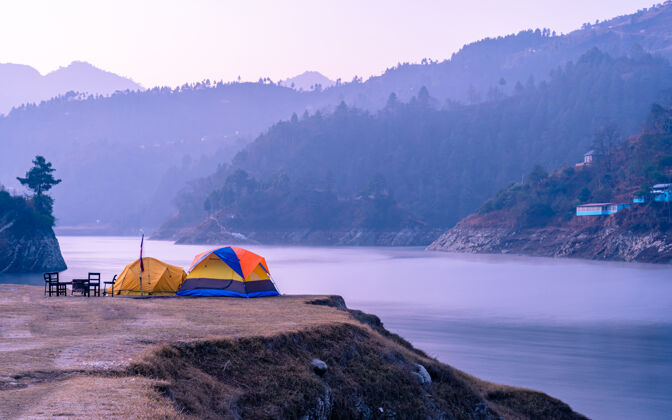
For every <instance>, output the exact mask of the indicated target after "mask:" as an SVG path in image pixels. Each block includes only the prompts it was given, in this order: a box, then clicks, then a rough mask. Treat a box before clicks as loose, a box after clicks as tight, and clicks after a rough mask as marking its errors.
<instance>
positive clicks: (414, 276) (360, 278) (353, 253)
mask: <svg viewBox="0 0 672 420" xmlns="http://www.w3.org/2000/svg"><path fill="white" fill-rule="evenodd" d="M59 241H60V244H61V247H62V251H63V255H64V257H65V260H66V262H67V263H68V266H69V269H68V271H67V272H66V273H64V274H63V278H66V279H69V278H72V277H81V276H83V275H84V276H85V275H86V273H87V272H88V271H100V272H101V273H102V275H103V277H104V279H105V280H109V279H111V277H112V275H113V274H116V273H119V272H121V270H122V269H123V267H124V265H126V264H127V263H129V262H130V261H132V260H134V259H136V258H138V253H139V245H140V241H139V239H137V238H122V237H74V236H61V237H59ZM208 248H210V247H209V246H196V245H174V244H173V243H171V242H166V241H151V240H147V241H145V254H144V255H145V256H153V257H156V258H159V259H161V260H164V261H166V262H168V263H171V264H175V265H179V266H185V267H186V266H188V265H189V264H190V263H191V260H192V258H193V256H194V255H196V254H197V253H199V252H201V251H203V250H205V249H208ZM249 248H251V249H252V250H253V251H255V252H257V253H259V254H261V255H263V256H265V257H266V260H267V261H268V264H269V268H270V270H271V273H272V274H273V277H274V280H275V282H276V284H277V286H278V288H279V290H280V292H281V293H287V294H339V295H341V296H343V297H344V298H345V300H346V302H347V304H348V306H349V307H351V308H356V309H362V310H364V311H366V312H370V313H375V314H376V315H378V316H379V317H380V318H381V319H382V320H383V322H384V323H385V326H386V327H387V328H388V329H389V330H391V331H393V332H396V333H398V334H400V335H401V336H403V337H404V338H406V339H407V340H409V341H410V342H412V343H413V344H414V345H415V346H416V347H418V348H420V349H422V350H424V351H425V352H427V353H428V354H429V355H431V356H433V357H436V358H437V359H438V360H440V361H442V362H445V363H448V364H450V365H452V366H455V367H457V368H459V369H462V370H464V371H466V372H468V373H470V374H473V375H475V376H478V377H480V378H482V379H485V380H489V381H494V382H500V383H505V384H509V385H515V386H521V387H526V388H532V389H536V390H540V391H543V392H546V393H548V394H550V395H552V396H554V397H556V398H559V399H561V400H563V401H565V402H567V403H569V404H570V405H571V406H572V408H573V409H575V410H576V411H578V412H581V413H583V414H585V415H587V416H589V417H591V418H596V419H632V418H647V419H656V418H660V419H662V418H669V417H670V413H672V397H671V396H670V390H672V267H670V266H655V265H647V264H625V263H609V262H592V261H580V260H566V259H549V258H530V257H519V256H504V255H462V254H446V253H437V252H427V251H424V250H422V249H420V248H319V247H275V246H251V247H249ZM19 278H20V279H21V281H26V282H37V284H41V279H36V280H35V278H29V277H19ZM16 279H17V277H16V276H7V275H5V276H3V277H2V278H1V279H0V282H8V281H13V282H15V281H16Z"/></svg>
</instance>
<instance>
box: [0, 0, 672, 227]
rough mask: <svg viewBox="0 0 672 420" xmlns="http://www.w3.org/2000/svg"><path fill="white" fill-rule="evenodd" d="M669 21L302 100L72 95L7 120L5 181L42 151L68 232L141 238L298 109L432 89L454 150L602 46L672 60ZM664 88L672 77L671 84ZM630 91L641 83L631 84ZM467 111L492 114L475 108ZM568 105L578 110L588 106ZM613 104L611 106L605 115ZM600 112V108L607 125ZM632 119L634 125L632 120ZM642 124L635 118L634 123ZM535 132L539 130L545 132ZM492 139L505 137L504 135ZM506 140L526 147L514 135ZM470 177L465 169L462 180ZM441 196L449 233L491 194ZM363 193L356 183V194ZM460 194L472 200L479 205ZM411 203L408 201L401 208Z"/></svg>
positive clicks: (531, 38)
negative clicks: (183, 194)
mask: <svg viewBox="0 0 672 420" xmlns="http://www.w3.org/2000/svg"><path fill="white" fill-rule="evenodd" d="M670 16H672V5H670V4H666V5H664V6H660V7H654V8H652V9H649V10H646V11H640V12H638V13H635V14H633V15H630V16H625V17H621V18H616V19H614V20H611V21H608V22H604V23H600V24H598V25H585V26H584V28H581V29H578V30H577V31H574V32H572V33H570V34H567V35H558V34H555V35H554V34H553V32H551V31H550V30H529V31H523V32H520V33H518V34H516V35H510V36H506V37H499V38H496V39H485V40H482V41H478V42H475V43H473V44H470V45H467V46H465V47H464V48H463V49H462V50H460V51H459V52H457V53H456V54H454V55H453V56H452V57H451V59H450V60H446V61H443V62H440V63H439V62H433V61H431V60H425V61H424V62H423V63H421V64H399V65H397V66H395V67H393V68H390V69H389V70H388V71H386V72H385V73H384V74H382V75H380V76H377V77H372V78H370V79H369V80H366V81H363V80H361V79H360V78H356V79H355V80H353V81H352V82H348V83H343V82H340V81H338V82H337V83H336V85H334V86H332V87H330V88H327V89H321V88H316V89H314V90H312V91H303V92H297V91H296V90H294V89H291V88H288V87H281V86H278V85H277V84H275V83H273V82H271V81H270V80H268V79H262V80H260V81H259V82H258V83H221V82H217V83H214V82H209V81H205V82H202V83H197V84H191V85H185V86H182V87H180V88H177V89H168V88H155V89H150V90H147V91H143V92H119V93H117V94H114V95H112V96H110V97H94V96H84V95H80V94H77V93H69V94H67V95H64V96H61V97H58V98H55V99H53V100H50V101H47V102H43V103H41V104H39V105H27V106H24V107H20V108H18V109H15V110H14V111H12V112H11V113H9V115H7V116H6V117H1V118H0V150H2V153H0V182H3V183H4V184H5V185H6V186H7V187H8V188H13V187H16V185H15V183H14V179H13V178H14V177H13V174H14V173H16V172H17V171H18V170H20V169H21V168H22V167H23V165H25V164H26V163H28V162H29V160H30V159H31V157H32V156H34V155H35V154H44V155H46V156H48V157H49V159H51V160H52V161H53V162H54V164H56V165H57V166H58V167H59V168H60V173H61V176H62V177H63V179H64V180H66V181H67V182H66V183H65V184H64V186H63V188H61V189H60V190H59V191H58V192H56V193H55V198H56V199H57V200H58V201H59V207H58V210H57V214H56V217H57V219H58V221H59V222H58V224H59V225H61V226H63V225H79V226H81V225H85V227H86V228H91V229H90V230H89V232H91V231H92V230H96V229H101V231H107V232H114V233H121V232H122V231H125V232H127V233H130V232H132V233H135V232H137V229H138V228H140V227H145V228H148V229H150V228H152V227H153V226H156V225H158V224H159V223H160V221H161V220H164V219H165V218H166V217H167V216H169V215H170V214H171V213H173V211H174V208H173V207H172V205H171V202H172V200H173V198H174V196H175V193H176V192H177V191H178V190H179V189H180V188H182V187H183V186H184V185H185V184H186V182H187V181H188V180H190V179H194V178H198V177H202V176H205V175H207V174H208V173H212V172H213V171H214V170H215V169H216V167H217V165H218V164H225V163H228V162H229V159H230V158H231V157H232V156H234V155H235V153H236V152H237V151H238V150H239V149H240V148H241V147H242V146H243V145H244V144H245V143H246V142H247V141H248V140H249V139H253V138H254V137H256V136H257V135H258V134H259V133H261V132H263V131H264V130H266V129H268V127H270V126H271V124H274V123H276V122H277V121H280V120H283V119H288V118H289V117H290V116H291V115H292V113H293V112H296V113H297V114H298V115H302V114H303V113H304V111H306V110H307V111H308V112H309V113H310V114H313V115H314V114H315V112H316V111H318V110H320V111H321V112H322V114H323V115H328V114H330V113H331V112H333V111H334V109H335V108H336V106H337V105H338V104H339V103H340V102H341V101H343V102H345V103H346V105H347V107H348V108H353V107H354V108H358V109H363V110H366V111H368V112H370V113H372V114H371V115H370V116H368V117H365V118H377V119H378V121H380V122H381V123H382V122H384V121H385V119H384V118H385V117H378V116H377V113H378V111H379V110H380V109H382V108H383V107H385V104H386V103H387V99H388V97H389V95H390V93H391V92H395V93H396V95H397V97H398V100H399V101H401V102H408V101H410V99H411V98H412V97H413V96H415V95H416V94H417V92H418V90H419V89H420V88H421V87H422V86H426V87H427V88H428V89H429V92H430V93H431V95H432V97H433V98H434V99H433V101H432V103H433V106H435V107H445V108H448V109H453V110H452V111H450V112H449V113H446V114H443V113H440V114H439V111H436V112H435V113H434V114H433V115H434V117H432V116H431V115H432V112H428V113H426V115H425V116H424V117H422V118H426V119H428V121H429V120H431V119H432V118H435V119H436V118H443V116H444V115H446V116H447V122H446V124H455V125H456V126H458V127H462V128H461V129H464V130H467V131H466V132H465V133H464V134H460V133H458V132H456V131H455V132H451V134H450V136H449V137H450V138H449V139H446V143H445V144H451V142H454V141H456V140H455V139H456V138H457V137H461V138H463V139H470V137H469V136H470V135H471V134H477V135H480V134H481V133H480V132H479V131H478V130H477V129H476V125H475V124H474V123H473V121H472V122H469V120H467V121H457V120H459V119H460V118H462V115H464V116H465V118H467V119H469V118H471V119H472V120H474V119H478V118H486V119H487V118H489V117H487V116H486V114H488V113H489V112H490V111H489V109H490V108H492V109H495V112H497V111H496V110H500V111H501V110H502V107H503V106H508V105H502V102H501V100H502V99H503V98H506V97H507V96H511V95H513V96H514V97H515V98H513V99H512V101H513V103H518V104H522V103H523V102H524V100H522V99H521V98H520V96H521V95H520V93H521V92H523V91H526V89H527V88H528V87H531V86H533V85H534V86H537V87H541V86H543V85H542V84H541V82H542V81H547V80H548V77H549V74H550V72H551V70H553V69H556V68H557V67H558V66H564V65H565V63H566V62H567V61H568V60H574V61H576V60H577V59H578V57H579V56H580V55H581V54H583V53H585V52H586V51H587V50H589V49H590V48H592V47H595V46H598V47H600V48H601V50H602V51H605V52H607V53H610V54H611V55H612V56H613V57H619V56H622V55H623V54H626V53H627V55H629V56H631V57H633V58H635V57H637V56H640V55H641V56H645V52H646V51H650V52H654V53H659V54H661V55H662V56H667V57H670V51H671V45H672V36H671V35H670V31H671V29H670V28H672V24H671V18H670ZM650 60H651V61H656V60H655V59H650ZM644 65H646V64H644ZM531 76H532V77H531ZM563 77H564V76H563ZM618 77H624V78H627V77H629V76H628V75H627V74H621V75H620V76H618ZM634 78H635V79H638V78H639V76H638V75H635V76H634ZM664 81H665V78H663V80H661V83H663V82H664ZM650 82H651V83H650V84H654V83H653V81H650ZM552 83H553V82H551V84H552ZM605 83H606V82H605ZM614 83H616V81H614ZM623 83H626V84H630V85H633V83H631V82H630V81H627V80H624V81H623ZM635 84H636V83H635ZM647 87H650V86H649V85H647ZM584 89H587V90H589V91H590V90H593V89H595V87H594V86H592V85H590V84H586V85H585V86H584ZM647 92H648V91H646V89H645V92H644V94H641V95H640V94H638V93H636V95H635V96H636V97H637V98H639V97H641V96H645V94H646V93H647ZM593 97H594V98H598V97H597V96H593ZM549 98H550V95H549ZM627 100H628V99H627V98H616V102H618V103H622V104H625V103H626V101H627ZM540 101H541V99H540ZM635 101H636V100H635ZM459 104H482V106H481V107H478V108H469V107H464V106H462V105H459ZM504 104H506V102H504ZM566 105H567V107H568V108H569V109H577V107H582V106H585V105H583V104H580V105H577V104H574V103H567V104H566ZM514 106H515V105H514ZM521 106H524V105H521ZM546 107H547V106H546V105H540V106H539V108H540V109H539V110H537V111H535V113H536V114H537V116H536V117H535V118H536V119H537V120H538V121H540V119H541V118H545V117H546V115H544V111H543V109H545V108H546ZM609 107H611V105H607V106H606V108H605V109H610V108H609ZM624 107H625V108H627V105H624ZM625 108H624V109H623V111H625V110H626V109H625ZM456 109H457V110H456ZM596 109H597V107H596ZM556 110H557V111H559V112H560V114H561V115H550V114H549V115H548V117H549V118H550V120H551V122H550V123H549V124H550V126H552V127H553V128H555V129H560V130H563V129H564V128H563V127H562V124H560V125H558V124H556V125H553V122H552V121H553V120H561V119H563V118H564V112H565V110H564V109H559V108H558V109H556ZM613 111H614V110H613V109H610V111H609V114H608V115H609V118H615V119H619V120H620V119H621V117H620V115H615V114H614V112H613ZM600 112H602V111H601V110H598V112H597V115H598V117H596V118H598V119H599V118H601V117H600ZM411 114H412V113H409V115H411ZM416 114H417V112H416ZM479 116H480V117H479ZM404 118H406V117H404ZM408 118H410V117H408ZM584 118H587V117H586V116H584ZM628 118H630V117H627V118H626V121H625V122H626V126H625V127H624V129H627V128H628V127H627V124H632V122H630V123H628V121H627V120H628ZM635 119H636V116H633V117H632V120H633V121H634V120H635ZM453 121H455V122H454V123H453ZM563 121H564V120H563ZM353 123H354V122H353ZM432 124H435V125H436V124H438V123H436V122H435V123H432ZM539 124H542V125H543V124H546V123H541V122H539V123H537V125H539ZM595 124H596V123H595ZM595 124H591V125H590V126H589V127H588V128H587V130H588V129H592V127H593V126H594V125H595ZM468 127H472V128H473V130H472V131H473V132H471V133H470V132H469V130H468ZM434 129H435V128H432V130H434ZM413 130H415V128H412V127H403V128H402V132H406V133H409V134H413ZM570 131H571V130H570ZM532 132H534V135H537V134H540V132H539V131H538V130H537V131H534V130H532ZM510 133H511V131H509V133H508V134H507V135H508V136H510ZM360 134H361V133H360ZM420 134H422V135H424V134H423V133H417V132H416V133H415V134H414V135H420ZM516 134H518V133H517V132H516ZM541 134H543V133H541ZM521 135H522V137H525V136H527V135H528V134H526V133H522V134H521ZM492 136H499V137H501V138H502V139H503V138H505V137H504V134H502V135H499V134H492ZM404 141H406V142H407V140H404ZM469 141H471V140H469ZM476 141H483V140H480V139H477V140H476ZM506 141H507V142H508V141H519V140H511V139H510V138H509V137H506ZM579 141H583V140H582V137H580V138H574V139H571V140H569V142H570V143H572V142H579ZM504 143H505V142H503V141H498V142H497V144H504ZM429 144H431V142H430V143H428V145H429ZM543 144H548V143H547V142H546V143H543ZM451 147H452V146H451ZM568 147H569V146H568ZM458 149H459V148H458ZM393 150H394V148H393ZM507 150H508V149H507ZM572 150H573V149H572ZM398 153H400V152H399V151H398ZM411 153H412V154H413V153H414V152H412V151H411ZM443 153H445V151H444V152H443ZM565 155H566V153H565ZM558 156H564V155H563V154H562V153H560V154H558ZM473 158H474V159H478V158H477V157H473ZM516 159H517V158H516ZM374 166H375V165H374ZM458 166H459V165H458ZM510 166H511V168H510V170H508V172H506V173H505V174H504V175H505V176H506V177H509V176H516V175H515V174H514V173H515V172H516V171H518V170H519V169H520V168H519V165H517V164H511V165H510ZM470 175H471V173H470V172H469V171H465V172H464V173H462V174H460V177H467V178H468V177H470ZM500 175H502V174H500ZM504 175H502V176H504ZM389 178H390V179H392V178H393V177H389ZM434 182H436V181H435V180H431V179H430V180H428V181H427V182H424V183H423V185H424V186H423V187H422V188H421V190H423V191H425V192H423V193H422V197H421V198H423V199H425V198H426V199H427V200H428V202H429V203H432V204H436V203H437V202H440V201H441V200H443V199H442V198H440V197H439V196H443V195H444V194H438V193H437V192H436V188H435V186H434V185H431V184H432V183H434ZM468 183H469V182H467V184H468ZM461 184H463V183H462V182H461ZM441 188H444V189H455V188H456V189H455V190H451V196H453V197H457V198H456V200H457V208H459V210H455V211H453V210H451V211H449V212H448V213H446V210H445V208H444V207H440V208H437V210H436V211H435V213H441V215H438V214H428V215H427V216H428V217H429V218H430V219H431V220H434V221H436V220H437V219H441V221H440V223H441V224H442V225H443V224H444V223H446V222H444V221H443V220H445V221H453V220H456V218H457V217H458V215H462V214H466V212H467V211H469V210H470V209H472V208H473V207H474V206H477V205H478V204H479V203H478V201H479V200H480V199H481V198H482V197H484V196H487V194H488V193H489V192H491V191H485V192H483V191H480V190H477V191H475V192H473V193H472V192H471V191H470V190H468V189H467V187H461V186H458V187H455V186H449V187H441ZM353 189H354V187H352V186H349V187H347V188H346V191H350V192H351V191H352V190H353ZM403 189H404V187H401V190H403ZM400 192H401V191H400ZM437 194H438V195H437ZM462 195H467V196H471V195H473V198H472V197H466V196H465V197H462ZM416 198H418V197H416ZM402 199H403V197H401V196H400V197H399V200H402ZM119 203H123V205H120V204H119ZM432 204H427V206H430V205H432ZM430 213H431V212H430ZM423 214H424V212H423Z"/></svg>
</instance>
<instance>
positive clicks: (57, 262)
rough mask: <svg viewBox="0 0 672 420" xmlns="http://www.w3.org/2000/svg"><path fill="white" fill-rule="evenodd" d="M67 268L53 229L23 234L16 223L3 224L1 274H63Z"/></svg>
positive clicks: (0, 252) (35, 229) (31, 230)
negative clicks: (16, 226) (61, 272)
mask: <svg viewBox="0 0 672 420" xmlns="http://www.w3.org/2000/svg"><path fill="white" fill-rule="evenodd" d="M66 268H67V266H66V264H65V261H64V260H63V255H61V248H60V246H59V245H58V240H57V239H56V235H55V234H54V231H53V230H52V229H51V228H38V227H35V228H33V229H30V230H29V231H19V230H18V229H15V226H14V222H13V221H3V222H2V223H0V274H2V273H35V272H47V271H63V270H65V269H66Z"/></svg>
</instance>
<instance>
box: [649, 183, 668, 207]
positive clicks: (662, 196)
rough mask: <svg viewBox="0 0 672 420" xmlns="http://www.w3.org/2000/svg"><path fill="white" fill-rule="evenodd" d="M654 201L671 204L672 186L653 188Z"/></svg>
mask: <svg viewBox="0 0 672 420" xmlns="http://www.w3.org/2000/svg"><path fill="white" fill-rule="evenodd" d="M651 196H652V197H653V201H658V202H665V203H669V202H670V201H672V184H656V185H654V186H653V187H651Z"/></svg>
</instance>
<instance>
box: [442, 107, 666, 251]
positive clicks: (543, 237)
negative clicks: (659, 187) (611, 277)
mask: <svg viewBox="0 0 672 420" xmlns="http://www.w3.org/2000/svg"><path fill="white" fill-rule="evenodd" d="M607 134H608V133H607ZM596 140H597V141H596V143H597V144H598V145H599V147H598V149H597V150H598V152H599V153H598V154H596V157H595V161H594V162H593V163H592V164H590V165H589V166H580V167H576V168H575V167H566V168H564V169H561V170H558V171H555V172H554V173H553V174H551V175H550V176H547V175H546V174H545V172H544V171H543V170H542V169H540V168H536V169H535V171H533V173H531V174H530V176H528V180H527V182H526V183H524V184H517V183H513V184H511V185H509V186H508V187H507V188H505V189H503V190H501V191H500V192H498V193H497V194H496V195H495V196H494V197H493V198H491V199H490V200H488V201H487V202H486V203H485V204H484V205H483V206H482V207H481V208H480V209H479V210H478V211H477V212H476V213H474V214H472V215H470V216H468V217H467V218H465V219H464V220H463V221H461V222H460V223H458V224H457V226H455V227H454V228H452V229H450V230H449V231H447V232H446V233H444V234H443V235H442V236H441V237H440V238H439V239H437V240H436V241H435V242H434V243H433V244H432V245H431V246H430V247H429V249H432V250H441V251H456V252H485V253H509V252H510V253H522V254H531V255H545V256H570V257H582V258H591V259H614V260H626V261H641V262H672V218H671V216H670V215H671V213H670V211H671V208H672V203H670V202H656V201H655V200H653V199H652V197H651V196H648V194H647V192H648V191H649V190H650V188H651V186H652V185H655V184H659V183H670V182H672V110H670V109H665V108H663V107H661V106H659V105H654V106H653V107H652V110H651V114H650V117H649V120H648V122H647V125H646V127H645V128H644V130H643V131H642V132H641V133H640V134H639V135H637V136H634V137H632V138H630V139H628V140H627V141H625V142H623V143H621V144H618V145H610V144H609V141H604V140H605V139H604V137H600V134H598V137H597V139H596ZM633 197H643V198H645V199H646V202H645V203H643V204H633V205H632V207H631V208H627V209H624V210H621V211H619V212H617V213H615V214H612V215H604V216H581V217H579V216H576V215H575V212H576V206H577V205H579V204H585V203H602V202H613V203H632V200H633Z"/></svg>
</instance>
